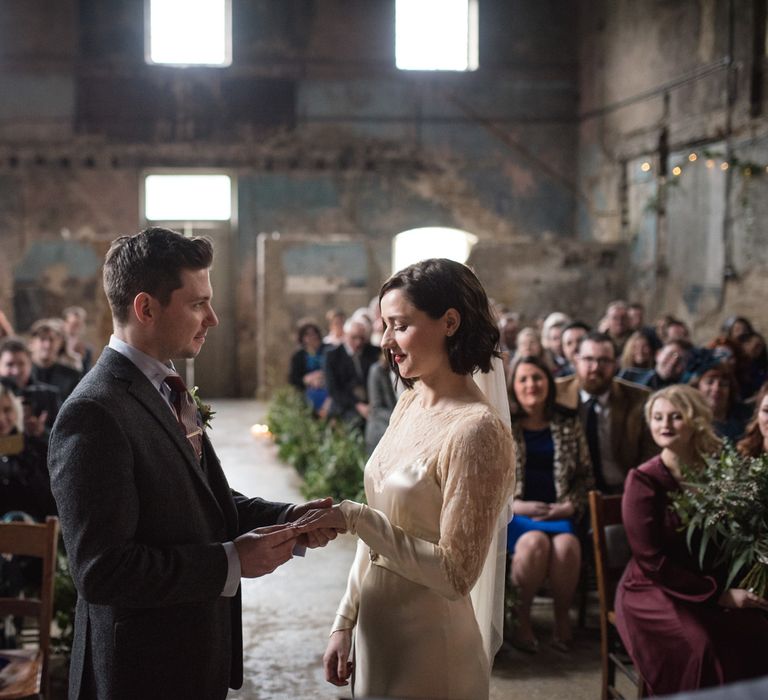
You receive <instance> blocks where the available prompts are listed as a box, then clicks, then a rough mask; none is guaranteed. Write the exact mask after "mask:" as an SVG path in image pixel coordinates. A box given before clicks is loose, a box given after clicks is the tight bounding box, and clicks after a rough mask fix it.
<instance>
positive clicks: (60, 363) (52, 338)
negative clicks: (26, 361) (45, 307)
mask: <svg viewBox="0 0 768 700" xmlns="http://www.w3.org/2000/svg"><path fill="white" fill-rule="evenodd" d="M64 342H65V336H64V324H63V323H62V322H61V321H59V320H58V319H54V318H48V319H42V320H40V321H35V322H34V323H33V324H32V328H31V329H30V340H29V350H30V352H31V353H32V377H33V379H34V380H35V381H36V382H42V383H43V384H52V385H53V386H55V387H57V388H58V389H59V391H60V392H61V399H62V401H66V400H67V397H68V396H69V395H70V394H71V393H72V392H73V391H74V389H75V387H76V386H77V383H78V382H79V381H80V379H81V378H82V376H83V375H82V372H80V371H79V370H77V369H75V368H74V367H73V362H74V360H72V361H70V360H65V355H63V354H62V351H63V350H64ZM64 361H66V362H67V364H64Z"/></svg>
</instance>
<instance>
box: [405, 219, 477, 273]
mask: <svg viewBox="0 0 768 700" xmlns="http://www.w3.org/2000/svg"><path fill="white" fill-rule="evenodd" d="M475 243H477V236H475V235H473V234H471V233H468V232H467V231H461V230H459V229H457V228H442V227H439V226H428V227H425V228H413V229H410V230H409V231H403V232H402V233H398V234H397V236H395V238H394V240H393V242H392V271H393V272H397V271H398V270H402V269H403V268H404V267H407V266H408V265H412V264H413V263H415V262H418V261H419V260H424V259H426V258H448V259H450V260H456V261H457V262H460V263H464V262H466V261H467V258H468V257H469V254H470V252H471V251H472V247H473V246H474V245H475Z"/></svg>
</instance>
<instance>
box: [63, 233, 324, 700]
mask: <svg viewBox="0 0 768 700" xmlns="http://www.w3.org/2000/svg"><path fill="white" fill-rule="evenodd" d="M212 261H213V249H212V246H211V243H210V242H209V241H208V240H207V239H204V238H185V237H184V236H182V235H180V234H178V233H176V232H174V231H169V230H166V229H161V228H150V229H147V230H146V231H142V232H141V233H139V234H137V235H135V236H130V237H129V236H123V237H121V238H118V239H117V240H115V241H114V242H113V243H112V246H111V248H110V249H109V252H108V253H107V257H106V261H105V265H104V289H105V291H106V294H107V298H108V299H109V304H110V307H111V310H112V317H113V327H114V334H113V335H112V337H111V338H110V341H109V347H107V348H105V349H104V352H103V353H102V355H101V358H100V359H99V361H98V363H97V364H96V366H95V367H94V368H93V369H92V370H91V371H90V372H89V373H88V374H87V375H86V377H85V378H84V379H83V381H82V382H81V383H80V385H79V386H78V387H77V389H76V390H75V392H74V393H73V394H72V396H71V397H70V398H69V400H68V401H67V402H66V403H65V405H64V406H63V408H62V410H61V412H60V413H59V416H58V418H57V421H56V424H55V426H54V429H53V432H52V435H51V443H50V455H49V469H50V472H51V484H52V489H53V493H54V496H55V498H56V502H57V504H58V509H59V515H60V518H61V526H62V532H63V535H64V542H65V544H66V548H67V553H68V555H69V565H70V570H71V573H72V576H73V578H74V581H75V585H76V587H77V591H78V601H77V612H76V616H75V640H74V645H73V649H72V664H71V669H70V688H69V697H70V698H104V699H105V700H106V699H107V698H108V699H109V700H114V699H116V698H125V699H126V700H129V699H130V700H136V699H137V698H142V700H144V699H147V698H185V699H191V698H200V699H201V700H202V699H205V700H209V699H214V698H224V697H225V696H226V694H227V688H228V687H232V688H239V687H240V686H241V685H242V679H243V656H242V622H241V609H240V608H241V601H240V577H241V576H243V577H247V578H250V577H256V576H263V575H264V574H268V573H270V572H272V571H274V570H275V569H276V568H277V567H278V566H280V565H282V564H284V563H285V562H286V561H288V560H289V559H290V558H291V556H292V551H293V549H294V547H295V546H296V545H297V544H298V545H306V546H310V547H317V546H323V545H325V544H326V543H327V542H328V540H330V539H333V538H334V537H335V536H336V533H335V531H333V530H315V531H313V532H309V533H306V534H303V535H299V534H298V532H297V530H296V529H295V528H294V527H293V526H292V524H291V523H290V521H292V520H295V519H296V518H297V517H299V516H301V515H302V514H303V513H305V512H306V511H307V510H309V509H311V508H315V507H318V506H319V507H329V506H330V505H331V500H330V499H324V500H322V501H316V502H312V503H307V504H304V505H299V506H297V505H289V504H285V503H272V502H269V501H264V500H262V499H260V498H246V497H245V496H243V495H241V494H239V493H236V492H234V491H232V490H231V489H230V488H229V485H228V484H227V480H226V478H225V476H224V473H223V472H222V469H221V465H220V464H219V460H218V458H217V457H216V453H215V452H214V450H213V447H212V446H211V443H210V442H209V440H208V436H207V435H206V433H205V431H204V426H202V425H201V419H200V415H199V413H198V411H197V410H196V407H195V404H194V402H193V400H192V398H191V396H190V395H189V392H187V391H186V388H185V387H184V386H183V382H181V378H180V377H179V376H178V374H176V372H175V371H174V370H173V366H172V364H171V362H170V360H171V358H193V357H196V356H197V354H198V353H199V352H200V349H201V348H202V346H203V344H204V343H205V338H206V334H207V333H208V331H209V329H210V328H212V327H214V326H216V325H217V324H218V322H219V321H218V318H217V317H216V314H215V313H214V311H213V308H212V306H211V296H212V289H211V284H210V280H209V268H210V267H211V264H212ZM281 523H287V524H281Z"/></svg>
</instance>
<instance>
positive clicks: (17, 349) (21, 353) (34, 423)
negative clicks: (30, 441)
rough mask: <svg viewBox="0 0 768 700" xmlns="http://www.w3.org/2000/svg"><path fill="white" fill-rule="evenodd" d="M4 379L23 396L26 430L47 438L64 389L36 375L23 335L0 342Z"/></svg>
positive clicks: (0, 379)
mask: <svg viewBox="0 0 768 700" xmlns="http://www.w3.org/2000/svg"><path fill="white" fill-rule="evenodd" d="M0 382H2V383H3V384H4V385H5V386H7V387H9V388H10V389H11V390H12V391H13V392H14V393H15V394H16V395H17V396H19V397H20V398H21V399H22V403H23V404H24V408H25V411H24V421H25V423H26V424H27V425H26V427H25V432H26V433H27V434H34V435H35V436H36V437H39V436H42V435H43V434H45V436H46V438H47V434H48V431H49V430H50V428H52V427H53V422H54V421H55V420H56V416H57V415H58V413H59V409H60V408H61V392H60V391H59V389H58V388H57V387H55V386H52V385H50V384H43V383H42V382H36V381H35V380H34V379H33V378H32V355H31V354H30V351H29V348H28V347H27V345H26V343H24V341H23V340H21V339H20V338H6V339H5V340H3V341H2V342H0Z"/></svg>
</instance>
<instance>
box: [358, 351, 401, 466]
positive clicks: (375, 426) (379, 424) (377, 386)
mask: <svg viewBox="0 0 768 700" xmlns="http://www.w3.org/2000/svg"><path fill="white" fill-rule="evenodd" d="M396 379H397V375H396V374H395V373H394V372H393V371H392V368H391V367H390V366H389V362H388V361H387V355H386V353H382V354H381V358H380V359H379V361H378V362H377V363H376V364H374V365H372V366H371V369H370V370H369V371H368V406H369V411H368V420H367V421H366V423H365V448H366V451H367V452H368V454H369V455H370V454H371V453H372V452H373V451H374V449H376V445H378V444H379V440H381V436H382V435H384V431H385V430H386V429H387V428H388V427H389V419H390V417H391V415H392V411H393V410H394V408H395V404H396V403H397V397H398V396H399V395H400V393H401V392H402V390H403V384H402V383H399V382H397V381H396Z"/></svg>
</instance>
